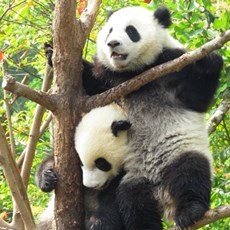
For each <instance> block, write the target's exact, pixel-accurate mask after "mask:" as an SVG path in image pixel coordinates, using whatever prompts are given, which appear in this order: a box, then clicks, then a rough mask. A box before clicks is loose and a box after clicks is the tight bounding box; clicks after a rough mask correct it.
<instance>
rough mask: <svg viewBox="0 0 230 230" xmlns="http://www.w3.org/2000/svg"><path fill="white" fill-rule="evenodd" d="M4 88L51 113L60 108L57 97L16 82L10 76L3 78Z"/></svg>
mask: <svg viewBox="0 0 230 230" xmlns="http://www.w3.org/2000/svg"><path fill="white" fill-rule="evenodd" d="M2 88H3V89H5V90H8V91H10V92H12V93H14V94H17V95H20V96H23V97H26V98H28V99H30V100H31V101H34V102H36V103H38V104H40V105H42V106H43V107H45V108H47V109H48V110H50V111H55V110H56V109H57V107H58V103H59V102H58V101H59V100H58V96H57V95H55V94H52V95H50V94H48V93H45V92H42V91H37V90H34V89H31V88H30V87H28V86H26V85H23V84H21V83H19V82H16V80H15V78H14V77H12V76H10V75H6V76H4V77H3V82H2Z"/></svg>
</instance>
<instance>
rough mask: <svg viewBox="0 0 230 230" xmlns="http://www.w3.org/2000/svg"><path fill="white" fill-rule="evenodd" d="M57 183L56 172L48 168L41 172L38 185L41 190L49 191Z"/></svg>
mask: <svg viewBox="0 0 230 230" xmlns="http://www.w3.org/2000/svg"><path fill="white" fill-rule="evenodd" d="M56 185H57V174H56V172H55V171H54V170H53V169H52V168H50V169H46V170H44V171H43V172H42V177H41V180H40V183H39V187H40V189H41V190H42V191H43V192H51V191H52V190H53V189H54V188H55V187H56Z"/></svg>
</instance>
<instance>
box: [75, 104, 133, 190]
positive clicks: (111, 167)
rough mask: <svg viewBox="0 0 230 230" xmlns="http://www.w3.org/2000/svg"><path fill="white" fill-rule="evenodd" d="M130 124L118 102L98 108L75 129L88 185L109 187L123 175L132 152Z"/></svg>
mask: <svg viewBox="0 0 230 230" xmlns="http://www.w3.org/2000/svg"><path fill="white" fill-rule="evenodd" d="M130 126H131V123H130V122H129V121H128V120H127V118H126V115H125V113H124V111H123V110H122V109H121V108H120V107H119V106H118V105H116V104H110V105H107V106H105V107H98V108H95V109H93V110H91V111H90V112H89V113H87V114H86V115H85V116H84V117H83V118H82V120H81V122H80V123H79V125H78V126H77V128H76V132H75V148H76V151H77V153H78V154H79V157H80V160H81V163H82V166H81V167H82V172H83V184H84V186H86V187H89V188H94V189H102V188H105V187H106V185H108V184H109V182H110V181H111V179H113V178H114V177H116V176H117V175H118V174H119V172H120V170H121V169H122V166H123V162H124V160H125V158H126V156H127V154H128V152H129V144H128V129H129V128H130Z"/></svg>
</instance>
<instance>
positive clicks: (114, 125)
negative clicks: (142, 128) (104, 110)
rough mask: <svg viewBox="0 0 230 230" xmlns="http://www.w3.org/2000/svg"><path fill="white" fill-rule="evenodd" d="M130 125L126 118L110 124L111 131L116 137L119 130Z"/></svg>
mask: <svg viewBox="0 0 230 230" xmlns="http://www.w3.org/2000/svg"><path fill="white" fill-rule="evenodd" d="M131 125H132V124H131V123H130V122H129V121H127V120H120V121H114V122H113V123H112V125H111V129H112V133H113V135H114V136H115V137H117V134H118V132H119V131H124V130H128V129H129V128H130V127H131Z"/></svg>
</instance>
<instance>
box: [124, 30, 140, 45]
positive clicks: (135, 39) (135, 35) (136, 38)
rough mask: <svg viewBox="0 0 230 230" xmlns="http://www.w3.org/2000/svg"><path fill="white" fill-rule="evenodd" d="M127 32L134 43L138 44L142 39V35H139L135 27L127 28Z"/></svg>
mask: <svg viewBox="0 0 230 230" xmlns="http://www.w3.org/2000/svg"><path fill="white" fill-rule="evenodd" d="M125 32H126V33H127V34H128V36H129V38H130V39H131V40H132V41H133V42H138V41H140V39H141V36H140V34H139V33H138V31H137V29H136V28H135V27H134V26H127V27H126V29H125Z"/></svg>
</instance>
